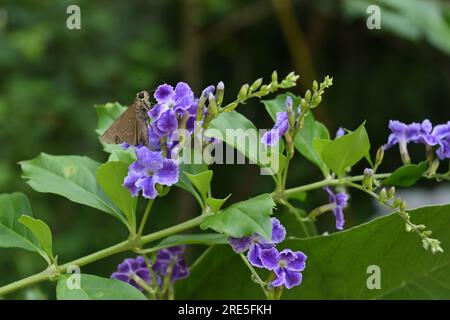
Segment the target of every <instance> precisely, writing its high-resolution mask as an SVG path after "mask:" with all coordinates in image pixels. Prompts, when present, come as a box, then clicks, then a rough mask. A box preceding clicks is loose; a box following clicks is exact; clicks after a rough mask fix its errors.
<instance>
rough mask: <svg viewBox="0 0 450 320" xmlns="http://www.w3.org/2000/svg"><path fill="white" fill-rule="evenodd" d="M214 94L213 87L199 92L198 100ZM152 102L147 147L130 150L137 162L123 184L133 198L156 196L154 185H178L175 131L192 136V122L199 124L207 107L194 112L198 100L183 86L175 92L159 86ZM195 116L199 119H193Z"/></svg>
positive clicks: (193, 126) (205, 105)
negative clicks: (181, 131)
mask: <svg viewBox="0 0 450 320" xmlns="http://www.w3.org/2000/svg"><path fill="white" fill-rule="evenodd" d="M214 91H215V87H214V86H209V87H207V88H206V89H205V90H203V92H202V97H204V98H206V97H207V96H209V95H211V94H213V93H214ZM154 98H155V100H156V104H155V105H154V106H153V107H152V109H151V110H150V111H149V112H148V115H149V117H150V124H149V127H148V134H149V139H148V140H149V145H148V146H134V148H135V152H136V157H137V160H136V161H135V162H134V163H132V164H131V165H130V167H129V168H128V175H127V176H126V177H125V179H124V183H123V185H124V186H125V187H126V188H127V189H128V190H129V191H130V193H131V194H132V195H133V196H137V195H138V193H139V191H142V195H143V196H144V197H145V198H149V199H154V198H155V197H156V196H157V195H158V191H157V189H158V188H157V185H162V186H171V185H173V184H175V183H177V182H178V176H179V169H178V161H177V160H176V154H177V152H179V150H178V148H179V145H178V143H179V136H178V133H177V130H178V129H185V130H186V131H187V133H188V135H190V134H192V133H193V132H194V128H195V122H196V120H199V122H200V123H201V122H202V120H203V117H204V115H205V113H206V107H207V104H206V103H203V104H202V108H203V110H200V112H197V111H198V108H199V99H196V98H195V97H194V93H193V92H192V90H191V88H190V87H189V85H187V84H186V83H184V82H179V83H178V84H177V85H176V86H175V88H173V87H172V86H170V85H168V84H163V85H160V86H159V87H158V88H157V89H156V91H155V93H154ZM198 113H199V114H200V118H201V119H197V114H198ZM185 138H188V137H185ZM125 147H126V146H125Z"/></svg>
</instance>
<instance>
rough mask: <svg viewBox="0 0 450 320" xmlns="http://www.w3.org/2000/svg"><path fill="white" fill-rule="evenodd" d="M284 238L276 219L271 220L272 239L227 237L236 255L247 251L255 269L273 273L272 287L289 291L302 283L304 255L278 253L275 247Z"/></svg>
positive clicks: (301, 253) (258, 236) (284, 235)
mask: <svg viewBox="0 0 450 320" xmlns="http://www.w3.org/2000/svg"><path fill="white" fill-rule="evenodd" d="M285 237H286V229H285V228H284V226H283V225H281V223H280V221H279V220H278V219H277V218H272V239H270V240H267V239H264V238H263V237H261V236H260V235H259V234H256V233H255V234H253V235H252V236H250V237H242V238H234V237H229V238H228V241H229V242H230V245H231V247H232V248H233V250H234V252H236V253H243V252H245V251H247V250H248V253H247V259H248V261H249V262H250V263H251V264H252V265H253V266H255V267H258V268H265V269H267V270H270V271H273V272H274V274H275V279H274V280H273V281H272V282H271V283H270V286H272V287H279V286H285V287H286V288H288V289H290V288H292V287H294V286H298V285H300V284H301V282H302V274H301V272H302V271H303V270H304V269H305V266H306V263H305V262H306V255H305V254H304V253H303V252H301V251H296V252H293V251H292V250H290V249H284V250H282V251H278V249H277V248H275V245H276V244H278V243H280V242H282V241H283V240H284V239H285Z"/></svg>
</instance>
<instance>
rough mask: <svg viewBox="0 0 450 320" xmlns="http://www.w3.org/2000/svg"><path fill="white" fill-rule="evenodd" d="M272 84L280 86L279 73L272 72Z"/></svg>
mask: <svg viewBox="0 0 450 320" xmlns="http://www.w3.org/2000/svg"><path fill="white" fill-rule="evenodd" d="M272 83H274V84H278V73H277V71H276V70H275V71H274V72H272Z"/></svg>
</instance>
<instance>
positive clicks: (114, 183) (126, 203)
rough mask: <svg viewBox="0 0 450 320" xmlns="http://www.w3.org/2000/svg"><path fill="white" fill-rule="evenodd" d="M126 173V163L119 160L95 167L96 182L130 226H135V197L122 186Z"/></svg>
mask: <svg viewBox="0 0 450 320" xmlns="http://www.w3.org/2000/svg"><path fill="white" fill-rule="evenodd" d="M127 174H128V165H127V164H126V163H125V162H121V161H110V162H107V163H104V164H102V165H101V166H99V167H98V169H97V173H96V176H97V182H98V184H99V185H100V187H101V188H102V189H103V191H104V192H105V193H106V195H107V196H108V197H109V199H110V200H111V201H112V202H113V203H114V204H115V205H116V206H117V207H118V208H119V209H120V210H121V211H122V212H123V213H124V214H125V217H126V218H127V220H128V223H129V224H130V227H132V228H134V227H135V226H136V205H137V197H133V196H132V195H131V193H130V191H128V189H127V188H125V187H124V186H123V180H124V178H125V177H126V175H127Z"/></svg>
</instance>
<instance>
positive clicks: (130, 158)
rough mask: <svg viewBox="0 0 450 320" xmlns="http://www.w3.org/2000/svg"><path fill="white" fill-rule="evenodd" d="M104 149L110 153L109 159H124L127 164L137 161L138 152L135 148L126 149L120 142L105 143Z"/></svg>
mask: <svg viewBox="0 0 450 320" xmlns="http://www.w3.org/2000/svg"><path fill="white" fill-rule="evenodd" d="M103 151H105V152H107V153H109V157H108V161H122V162H125V163H126V164H127V165H130V164H132V163H133V162H134V161H136V153H135V152H134V149H133V148H128V149H124V148H123V147H122V146H121V145H119V144H108V143H104V144H103Z"/></svg>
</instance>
